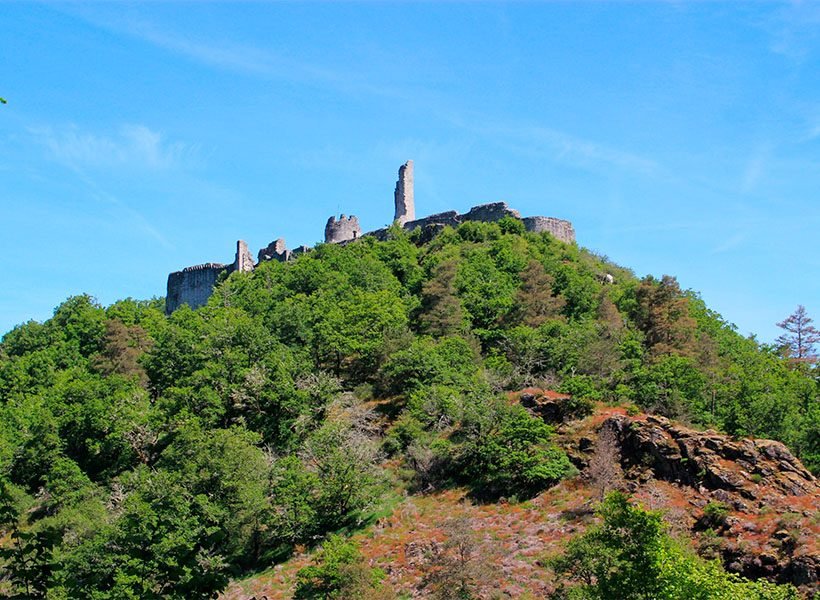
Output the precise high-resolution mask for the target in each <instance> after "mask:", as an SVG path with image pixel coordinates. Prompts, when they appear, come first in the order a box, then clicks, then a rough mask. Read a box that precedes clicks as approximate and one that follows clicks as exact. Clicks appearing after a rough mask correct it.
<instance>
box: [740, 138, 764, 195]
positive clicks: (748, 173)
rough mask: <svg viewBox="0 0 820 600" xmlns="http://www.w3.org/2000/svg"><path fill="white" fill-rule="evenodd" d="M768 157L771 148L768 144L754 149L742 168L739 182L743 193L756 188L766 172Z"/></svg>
mask: <svg viewBox="0 0 820 600" xmlns="http://www.w3.org/2000/svg"><path fill="white" fill-rule="evenodd" d="M770 159H771V148H770V147H769V146H768V145H763V146H760V147H758V148H757V149H756V150H755V151H754V153H753V154H752V156H751V158H749V160H748V161H747V162H746V166H745V168H744V170H743V176H742V178H741V182H740V189H741V191H742V192H743V193H749V192H753V191H755V190H756V189H757V186H758V183H760V180H761V178H762V177H763V176H764V175H765V174H766V171H767V169H768V167H769V161H770Z"/></svg>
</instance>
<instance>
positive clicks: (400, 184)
mask: <svg viewBox="0 0 820 600" xmlns="http://www.w3.org/2000/svg"><path fill="white" fill-rule="evenodd" d="M393 197H394V199H395V201H396V216H394V217H393V220H394V221H398V222H399V225H404V224H405V223H407V222H408V221H415V220H416V205H415V202H414V200H413V161H412V160H408V161H407V162H406V163H404V164H403V165H402V166H401V167H399V180H398V181H397V182H396V190H395V192H393Z"/></svg>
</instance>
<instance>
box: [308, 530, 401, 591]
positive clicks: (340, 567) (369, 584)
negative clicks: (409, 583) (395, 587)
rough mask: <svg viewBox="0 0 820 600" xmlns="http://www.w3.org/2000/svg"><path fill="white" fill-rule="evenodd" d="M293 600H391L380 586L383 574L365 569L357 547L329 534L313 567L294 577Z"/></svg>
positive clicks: (363, 560)
mask: <svg viewBox="0 0 820 600" xmlns="http://www.w3.org/2000/svg"><path fill="white" fill-rule="evenodd" d="M296 577H297V580H296V591H295V592H294V596H293V597H294V598H296V599H299V600H310V599H316V600H320V599H321V600H331V599H334V598H338V599H340V600H347V599H348V598H349V599H350V600H363V599H365V598H367V599H371V600H376V599H377V598H380V599H381V598H383V599H385V600H387V599H388V598H390V597H392V594H391V593H390V591H389V589H387V588H386V587H385V586H383V584H382V583H381V580H382V579H383V578H384V572H383V571H381V570H380V569H373V568H370V567H368V566H367V564H366V562H365V559H364V557H363V556H362V554H361V552H360V551H359V549H358V547H357V546H356V545H355V544H354V543H353V542H350V541H347V540H345V539H344V538H343V537H341V536H339V535H335V534H332V535H330V536H329V537H328V539H327V540H325V542H324V543H323V544H322V548H321V549H320V550H319V551H318V552H317V553H316V556H315V557H314V562H313V564H312V565H309V566H307V567H304V568H302V569H300V570H299V572H298V573H297V574H296Z"/></svg>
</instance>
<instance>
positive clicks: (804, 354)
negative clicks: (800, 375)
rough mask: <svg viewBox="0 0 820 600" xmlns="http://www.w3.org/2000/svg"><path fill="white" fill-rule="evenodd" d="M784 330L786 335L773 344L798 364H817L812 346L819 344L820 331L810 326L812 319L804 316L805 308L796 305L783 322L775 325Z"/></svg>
mask: <svg viewBox="0 0 820 600" xmlns="http://www.w3.org/2000/svg"><path fill="white" fill-rule="evenodd" d="M777 326H778V327H781V328H782V329H785V330H786V333H784V334H783V335H781V336H780V337H778V338H777V339H776V340H775V343H776V344H778V345H779V346H781V347H782V348H785V349H786V350H787V351H788V354H789V356H790V357H791V358H792V359H794V360H796V361H800V362H817V357H816V356H814V354H813V352H814V345H815V344H816V343H817V342H820V330H818V329H817V328H816V327H814V326H813V325H812V319H811V317H809V316H808V315H807V314H806V307H804V306H803V305H802V304H800V305H798V307H797V310H795V311H794V312H793V313H792V314H791V315H789V317H788V318H787V319H786V320H785V321H781V322H780V323H778V324H777Z"/></svg>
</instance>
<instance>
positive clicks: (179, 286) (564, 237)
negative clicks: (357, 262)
mask: <svg viewBox="0 0 820 600" xmlns="http://www.w3.org/2000/svg"><path fill="white" fill-rule="evenodd" d="M393 200H394V203H395V214H394V217H393V218H394V221H393V222H394V223H395V222H398V224H399V225H401V226H402V227H403V228H404V229H405V230H407V231H413V230H415V229H420V230H421V237H420V239H421V240H422V241H425V240H430V239H432V238H433V237H435V235H437V234H438V232H439V231H441V230H442V229H444V228H445V227H457V226H458V225H460V224H461V223H465V222H467V221H482V222H493V221H498V220H500V219H503V218H505V217H511V218H513V219H519V220H520V221H521V222H522V223H523V224H524V228H525V229H526V230H527V231H531V232H534V233H548V234H550V235H551V236H553V237H554V238H556V239H557V240H560V241H562V242H565V243H567V244H571V243H574V242H575V229H574V228H573V226H572V223H570V222H569V221H564V220H563V219H556V218H555V217H538V216H536V217H524V218H522V217H521V214H520V213H519V212H518V211H517V210H514V209H512V208H510V207H509V206H508V205H507V203H506V202H492V203H490V204H481V205H479V206H474V207H473V208H471V209H470V210H469V211H468V212H466V213H464V214H459V213H458V212H456V211H454V210H451V211H447V212H443V213H437V214H434V215H430V216H427V217H423V218H421V219H416V218H415V216H416V209H415V199H414V195H413V161H412V160H408V161H407V162H406V163H404V164H403V165H402V166H401V167H400V168H399V177H398V181H396V187H395V189H394V191H393ZM388 231H389V230H388V229H387V228H385V229H378V230H376V231H371V232H368V233H365V234H362V230H361V227H360V226H359V219H358V218H357V217H355V216H353V215H351V216H350V217H347V216H345V215H340V216H339V218H338V219H337V218H336V217H335V216H333V217H330V218H329V219H328V220H327V225H325V243H326V244H346V243H349V242H352V241H354V240H357V239H358V238H360V237H362V235H366V236H373V237H375V238H377V239H381V240H383V239H386V238H387V236H388ZM309 251H310V248H309V247H307V246H299V247H297V248H295V249H294V250H293V251H291V250H288V249H287V246H286V245H285V240H283V239H281V238H280V239H277V240H276V241H275V242H271V243H270V244H268V246H267V247H266V248H263V249H262V250H260V251H259V255H258V260H259V262H260V263H262V262H265V261H268V260H276V261H279V262H286V261H288V260H291V259H293V258H295V257H297V256H299V255H300V254H304V253H306V252H309ZM255 267H256V265H255V264H254V261H253V256H252V255H251V253H250V251H249V250H248V245H247V244H246V243H245V242H244V241H242V240H239V241H238V242H236V257H235V259H234V262H233V263H232V264H221V263H205V264H202V265H197V266H194V267H188V268H185V269H183V270H182V271H176V272H174V273H171V274H170V275H168V293H167V295H166V297H165V310H166V312H168V313H169V314H170V313H172V312H173V311H174V310H176V309H177V308H179V307H180V306H182V305H183V304H187V305H189V306H190V307H191V308H198V307H200V306H202V305H204V304H205V303H206V302H207V301H208V298H210V296H211V293H212V292H213V288H214V286H215V285H216V283H217V281H219V278H220V276H221V275H223V274H230V273H233V272H234V271H240V272H243V273H249V272H251V271H253V270H254V268H255Z"/></svg>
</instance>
